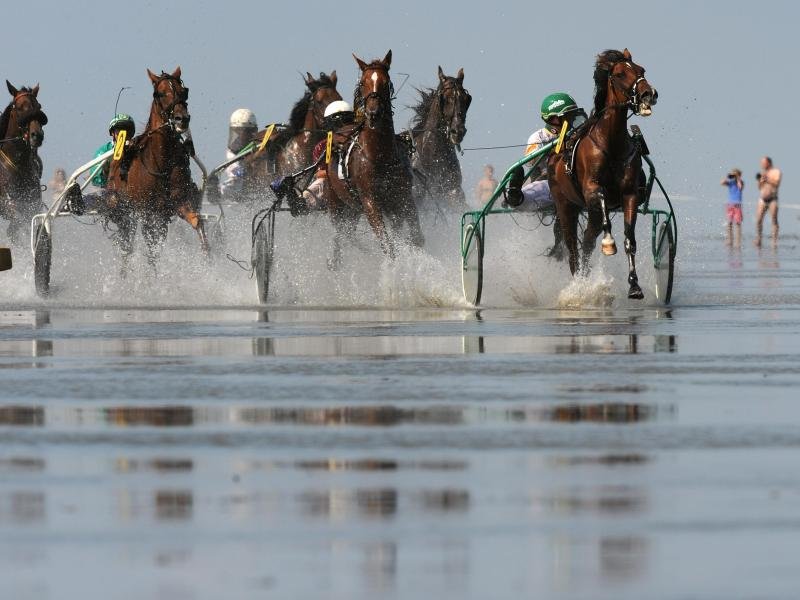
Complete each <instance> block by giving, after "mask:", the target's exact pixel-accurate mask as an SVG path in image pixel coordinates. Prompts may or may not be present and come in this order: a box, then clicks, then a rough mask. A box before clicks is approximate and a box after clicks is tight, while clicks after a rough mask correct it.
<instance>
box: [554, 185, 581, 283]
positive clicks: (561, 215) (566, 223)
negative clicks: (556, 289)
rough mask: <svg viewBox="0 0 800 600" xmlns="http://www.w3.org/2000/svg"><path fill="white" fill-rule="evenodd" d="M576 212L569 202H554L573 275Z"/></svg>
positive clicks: (576, 228) (576, 244) (576, 223)
mask: <svg viewBox="0 0 800 600" xmlns="http://www.w3.org/2000/svg"><path fill="white" fill-rule="evenodd" d="M578 212H579V211H578V207H577V206H576V205H575V204H573V203H572V202H570V201H569V200H566V199H559V200H558V201H557V202H556V213H557V214H558V224H559V226H560V227H561V234H562V236H563V239H564V243H565V244H566V246H567V252H569V270H570V273H572V274H573V275H575V273H576V272H577V271H578Z"/></svg>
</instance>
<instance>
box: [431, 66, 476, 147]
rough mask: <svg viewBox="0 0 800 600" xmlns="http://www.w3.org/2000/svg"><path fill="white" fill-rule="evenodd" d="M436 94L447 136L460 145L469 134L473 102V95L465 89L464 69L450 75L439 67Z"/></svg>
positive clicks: (454, 143)
mask: <svg viewBox="0 0 800 600" xmlns="http://www.w3.org/2000/svg"><path fill="white" fill-rule="evenodd" d="M436 96H437V98H438V102H439V113H440V114H441V119H442V121H443V123H444V127H445V132H446V134H447V138H448V139H449V140H450V143H451V144H453V145H454V146H458V145H459V144H461V142H462V141H463V140H464V136H465V135H466V134H467V110H469V105H470V103H471V102H472V96H470V94H469V92H468V91H467V90H465V89H464V69H459V70H458V74H457V75H456V76H455V77H448V76H447V75H445V74H444V71H442V67H439V87H438V88H437V89H436Z"/></svg>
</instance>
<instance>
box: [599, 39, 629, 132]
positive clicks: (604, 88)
mask: <svg viewBox="0 0 800 600" xmlns="http://www.w3.org/2000/svg"><path fill="white" fill-rule="evenodd" d="M623 60H625V55H624V54H622V52H620V51H619V50H604V51H603V52H601V53H600V54H598V55H597V59H596V60H595V63H594V110H592V115H591V116H592V117H595V116H596V115H597V114H598V113H599V112H600V111H601V110H603V107H604V106H605V105H606V97H607V95H608V77H609V72H610V71H611V67H613V66H614V65H615V64H617V63H618V62H622V61H623Z"/></svg>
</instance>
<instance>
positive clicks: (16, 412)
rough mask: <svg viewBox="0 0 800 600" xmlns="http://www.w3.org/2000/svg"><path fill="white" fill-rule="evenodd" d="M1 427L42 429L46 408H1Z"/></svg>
mask: <svg viewBox="0 0 800 600" xmlns="http://www.w3.org/2000/svg"><path fill="white" fill-rule="evenodd" d="M0 425H16V426H24V427H42V426H43V425H44V407H41V406H0Z"/></svg>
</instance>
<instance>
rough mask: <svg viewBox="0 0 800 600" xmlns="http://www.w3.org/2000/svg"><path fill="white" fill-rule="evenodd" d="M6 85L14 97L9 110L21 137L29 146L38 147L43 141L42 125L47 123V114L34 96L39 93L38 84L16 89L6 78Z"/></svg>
mask: <svg viewBox="0 0 800 600" xmlns="http://www.w3.org/2000/svg"><path fill="white" fill-rule="evenodd" d="M6 85H7V86H8V91H9V93H10V94H11V95H12V96H13V98H14V99H13V100H12V101H11V112H12V116H13V118H14V120H15V121H16V124H17V127H18V128H19V131H20V132H21V133H22V138H23V139H24V140H25V141H26V142H27V143H28V144H29V145H30V147H31V148H38V147H39V146H41V145H42V142H44V129H43V127H44V126H45V125H47V115H45V114H44V112H43V111H42V105H41V104H39V100H38V99H37V98H36V97H37V96H38V94H39V84H38V83H37V84H36V85H35V86H33V87H32V88H26V87H23V88H21V89H17V88H16V87H14V86H13V85H12V84H11V83H10V82H9V81H8V80H6ZM9 129H10V128H9Z"/></svg>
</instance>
